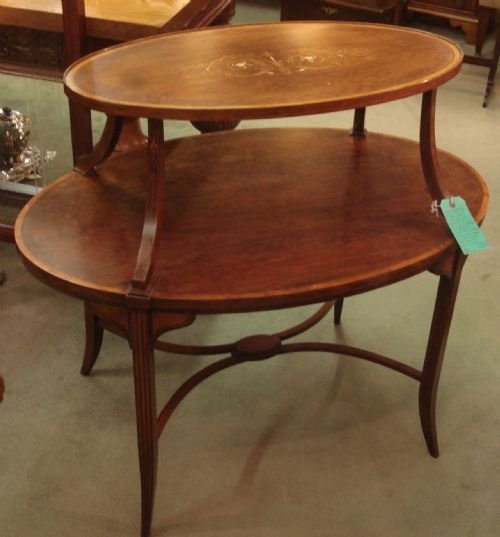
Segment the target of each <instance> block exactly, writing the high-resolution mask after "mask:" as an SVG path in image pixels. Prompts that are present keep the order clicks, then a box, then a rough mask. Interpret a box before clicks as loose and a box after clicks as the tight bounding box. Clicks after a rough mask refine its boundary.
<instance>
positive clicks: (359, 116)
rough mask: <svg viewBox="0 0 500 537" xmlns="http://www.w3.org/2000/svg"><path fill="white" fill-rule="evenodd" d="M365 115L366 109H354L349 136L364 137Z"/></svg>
mask: <svg viewBox="0 0 500 537" xmlns="http://www.w3.org/2000/svg"><path fill="white" fill-rule="evenodd" d="M365 115H366V108H356V109H355V110H354V120H353V123H352V131H351V136H354V137H355V138H364V137H365V132H366V131H365Z"/></svg>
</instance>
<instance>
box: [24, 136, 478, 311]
mask: <svg viewBox="0 0 500 537" xmlns="http://www.w3.org/2000/svg"><path fill="white" fill-rule="evenodd" d="M165 152H166V157H167V165H166V171H165V175H166V184H165V207H166V209H165V214H164V221H163V225H162V228H161V230H160V233H161V235H160V248H159V251H158V258H157V262H156V269H155V271H154V273H153V275H152V279H151V280H152V282H154V283H153V287H152V288H151V289H148V293H150V295H151V299H152V303H153V305H154V307H155V308H158V309H167V310H170V311H179V312H182V311H189V312H191V313H196V312H202V311H204V312H226V311H248V310H255V309H267V308H276V307H285V306H291V305H299V304H305V303H312V302H319V301H323V300H327V299H330V298H332V297H335V296H346V295H349V294H354V293H359V292H362V291H367V290H369V289H373V288H376V287H380V286H383V285H386V284H389V283H392V282H395V281H398V280H401V279H403V278H406V277H409V276H411V275H413V274H416V273H418V272H421V271H423V270H425V269H427V268H432V266H433V265H434V264H435V263H437V261H439V260H440V259H441V258H442V257H443V256H446V255H447V254H449V253H450V252H451V251H452V250H454V249H455V248H456V245H455V242H454V240H453V239H452V238H451V235H450V233H449V231H448V229H447V226H446V224H445V223H444V221H443V219H442V218H441V217H436V216H434V215H433V214H431V212H430V206H431V201H432V200H431V197H430V195H429V193H428V191H427V190H426V186H425V181H424V178H423V173H422V171H421V163H420V152H419V146H418V143H416V142H412V141H408V140H402V139H397V138H394V137H390V136H384V135H375V134H370V135H369V136H367V137H366V138H353V137H350V136H349V135H348V134H347V132H344V131H337V130H331V129H319V128H315V129H309V128H297V129H256V130H251V129H247V130H239V131H234V132H226V133H218V134H210V135H203V136H196V137H191V138H184V139H180V140H174V141H170V142H168V143H167V144H166V146H165ZM438 156H439V159H440V164H441V170H442V182H443V184H444V185H445V187H446V188H447V189H448V191H449V192H451V193H453V194H454V195H460V196H462V197H464V199H466V201H467V203H468V204H469V207H470V209H471V211H472V214H473V215H474V216H475V217H476V219H477V220H478V221H481V220H482V218H483V217H484V214H485V211H486V205H487V199H488V193H487V189H486V186H485V185H484V183H483V182H482V180H481V179H480V177H479V176H478V174H477V173H476V172H475V171H474V170H473V169H472V168H471V167H470V166H469V165H467V164H466V163H464V162H463V161H462V160H460V159H458V158H456V157H454V156H452V155H450V154H448V153H445V152H443V151H440V152H439V154H438ZM146 181H147V157H146V152H145V151H138V152H132V153H130V154H127V155H124V156H122V157H119V158H115V159H111V160H109V161H107V162H106V163H105V164H104V165H102V166H101V168H100V170H99V174H98V175H97V176H96V177H83V176H81V175H80V174H78V173H74V172H73V173H70V174H68V175H66V176H65V177H64V178H62V179H60V180H59V181H58V182H56V183H55V184H53V185H52V186H49V187H48V188H47V189H45V190H44V191H43V192H42V193H41V195H39V196H38V197H37V198H35V199H34V200H32V201H31V202H30V203H29V204H28V205H27V207H26V208H25V209H24V210H23V212H22V213H21V215H20V217H19V219H18V221H17V226H16V242H17V245H18V248H19V250H20V253H21V255H22V257H23V258H24V260H25V262H26V264H27V266H28V268H30V269H31V270H32V271H33V272H34V273H35V274H36V275H37V276H38V277H40V278H41V279H42V280H44V281H45V282H47V283H49V284H50V285H53V286H54V287H56V288H59V289H61V290H63V291H65V292H68V293H71V294H74V295H76V296H80V297H83V298H87V299H94V300H97V301H100V302H109V303H123V302H124V301H125V297H126V294H127V292H128V289H129V284H130V280H131V278H132V275H133V272H134V268H135V262H136V258H137V252H138V248H139V241H140V237H141V230H142V224H143V219H144V207H145V197H146Z"/></svg>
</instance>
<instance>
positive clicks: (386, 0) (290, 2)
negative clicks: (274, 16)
mask: <svg viewBox="0 0 500 537" xmlns="http://www.w3.org/2000/svg"><path fill="white" fill-rule="evenodd" d="M401 6H402V2H401V0H313V1H312V2H311V0H281V20H282V21H290V20H359V21H375V22H394V23H396V24H398V23H399V21H400V18H401Z"/></svg>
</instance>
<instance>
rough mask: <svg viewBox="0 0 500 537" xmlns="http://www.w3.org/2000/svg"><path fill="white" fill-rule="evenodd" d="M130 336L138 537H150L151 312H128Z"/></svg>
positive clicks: (154, 440) (153, 437)
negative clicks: (138, 486) (138, 495)
mask: <svg viewBox="0 0 500 537" xmlns="http://www.w3.org/2000/svg"><path fill="white" fill-rule="evenodd" d="M129 334H130V343H131V345H132V353H133V361H134V383H135V407H136V419H137V443H138V448H139V467H140V473H141V504H142V512H141V513H142V514H141V537H149V535H150V532H151V522H152V518H153V506H154V496H155V489H156V472H157V462H158V434H157V429H156V390H155V369H154V367H155V364H154V353H153V347H154V341H153V338H152V333H151V313H150V312H149V311H148V310H146V311H140V310H132V311H130V312H129Z"/></svg>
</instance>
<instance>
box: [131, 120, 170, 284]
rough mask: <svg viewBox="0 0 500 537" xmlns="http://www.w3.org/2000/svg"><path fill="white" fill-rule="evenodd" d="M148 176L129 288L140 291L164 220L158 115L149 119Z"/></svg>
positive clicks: (161, 136)
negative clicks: (139, 236) (141, 224)
mask: <svg viewBox="0 0 500 537" xmlns="http://www.w3.org/2000/svg"><path fill="white" fill-rule="evenodd" d="M148 180H149V182H148V192H147V193H146V210H145V215H144V226H143V228H142V238H141V245H140V248H139V253H138V255H137V263H136V268H135V272H134V276H133V278H132V283H131V286H132V289H135V290H140V291H144V290H145V289H146V286H147V284H148V281H149V277H150V275H151V272H152V269H153V266H154V261H155V257H156V250H157V247H158V239H159V237H158V235H159V232H160V228H161V223H162V221H163V208H164V204H163V192H164V188H165V184H164V183H165V141H164V133H163V121H162V120H161V119H148Z"/></svg>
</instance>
